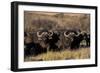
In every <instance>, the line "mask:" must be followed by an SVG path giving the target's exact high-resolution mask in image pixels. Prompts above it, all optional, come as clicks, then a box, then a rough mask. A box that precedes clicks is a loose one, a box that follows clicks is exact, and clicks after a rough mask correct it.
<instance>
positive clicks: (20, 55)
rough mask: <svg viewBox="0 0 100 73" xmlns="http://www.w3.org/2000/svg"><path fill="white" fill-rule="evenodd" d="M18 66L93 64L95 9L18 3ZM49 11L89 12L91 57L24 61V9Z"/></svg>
mask: <svg viewBox="0 0 100 73" xmlns="http://www.w3.org/2000/svg"><path fill="white" fill-rule="evenodd" d="M18 9H19V10H18V21H19V22H18V26H19V27H18V29H19V31H18V38H19V39H18V41H19V42H18V45H19V46H18V68H36V67H50V66H65V65H66V66H71V65H84V64H95V45H94V44H95V11H94V10H92V9H81V8H67V7H66V8H61V7H48V6H47V7H46V6H27V5H19V7H18ZM25 10H27V11H47V12H48V11H49V12H68V13H70V12H71V13H72V12H73V13H89V14H91V18H90V21H91V52H90V53H91V57H90V59H82V60H66V61H65V60H59V61H40V62H24V42H23V41H24V33H23V32H24V11H25Z"/></svg>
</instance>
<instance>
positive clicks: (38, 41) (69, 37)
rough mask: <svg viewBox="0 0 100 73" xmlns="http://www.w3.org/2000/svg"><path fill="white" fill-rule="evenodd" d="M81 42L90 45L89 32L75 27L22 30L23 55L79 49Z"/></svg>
mask: <svg viewBox="0 0 100 73" xmlns="http://www.w3.org/2000/svg"><path fill="white" fill-rule="evenodd" d="M82 41H84V42H83V43H85V45H84V46H85V47H89V46H90V33H87V32H85V31H81V30H79V29H78V30H75V29H66V30H38V31H34V32H24V55H25V56H29V55H38V54H40V53H44V52H47V51H59V50H63V49H70V50H75V49H79V48H80V47H81V45H82Z"/></svg>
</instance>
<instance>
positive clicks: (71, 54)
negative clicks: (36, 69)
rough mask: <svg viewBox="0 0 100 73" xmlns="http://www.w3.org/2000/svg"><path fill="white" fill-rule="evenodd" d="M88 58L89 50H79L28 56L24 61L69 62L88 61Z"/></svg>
mask: <svg viewBox="0 0 100 73" xmlns="http://www.w3.org/2000/svg"><path fill="white" fill-rule="evenodd" d="M88 58H90V48H80V49H79V50H69V49H66V50H62V51H56V52H53V51H48V52H47V53H42V54H39V55H37V56H29V57H26V58H25V59H24V61H25V62H28V61H49V60H50V61H51V60H70V59H88Z"/></svg>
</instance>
